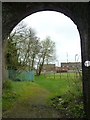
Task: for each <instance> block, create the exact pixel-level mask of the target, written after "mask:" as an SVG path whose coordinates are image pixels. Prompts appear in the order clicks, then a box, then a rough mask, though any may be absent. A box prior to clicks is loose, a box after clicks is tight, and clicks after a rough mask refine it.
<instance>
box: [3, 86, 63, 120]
mask: <svg viewBox="0 0 90 120" xmlns="http://www.w3.org/2000/svg"><path fill="white" fill-rule="evenodd" d="M32 91H33V94H32V96H28V97H26V98H25V99H23V100H19V101H17V102H16V104H15V105H14V107H13V109H12V110H11V111H9V112H8V113H6V115H4V116H6V117H7V118H60V117H62V116H61V115H60V113H59V112H58V111H57V110H55V109H54V108H52V107H49V106H48V105H47V98H48V96H49V95H50V93H49V92H48V91H47V90H45V89H43V88H42V89H41V88H40V89H32ZM23 96H24V94H23Z"/></svg>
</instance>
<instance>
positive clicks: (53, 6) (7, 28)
mask: <svg viewBox="0 0 90 120" xmlns="http://www.w3.org/2000/svg"><path fill="white" fill-rule="evenodd" d="M47 10H51V11H57V12H60V13H63V14H64V15H66V16H67V17H69V18H70V19H71V20H72V21H73V22H74V23H75V24H76V26H77V29H78V31H79V34H80V39H81V55H82V70H83V71H82V72H83V92H84V103H85V111H86V115H87V118H90V114H89V111H90V95H89V94H90V80H89V79H90V67H85V66H84V63H85V61H86V60H90V49H89V47H90V41H89V39H88V3H74V2H72V3H69V2H67V3H65V2H62V3H60V2H59V3H58V2H57V3H54V2H52V3H51V2H38V3H37V2H36V3H34V2H25V3H24V2H22V3H20V2H17V3H16V2H15V3H14V2H10V3H3V4H2V13H3V14H2V40H3V46H2V47H3V50H4V47H5V42H6V39H7V37H8V35H9V34H10V32H11V31H12V30H13V28H14V27H15V26H16V25H17V24H18V23H19V22H20V21H21V20H22V19H24V18H25V17H27V16H29V15H31V14H33V13H35V12H40V11H47ZM3 55H4V54H3ZM4 66H5V64H4V63H3V69H4V68H5V67H4ZM3 71H5V69H4V70H3ZM3 76H5V74H4V75H3Z"/></svg>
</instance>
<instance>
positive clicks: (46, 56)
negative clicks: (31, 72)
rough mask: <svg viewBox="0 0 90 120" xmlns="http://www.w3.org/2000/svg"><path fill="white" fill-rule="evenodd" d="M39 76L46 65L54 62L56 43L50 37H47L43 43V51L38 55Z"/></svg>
mask: <svg viewBox="0 0 90 120" xmlns="http://www.w3.org/2000/svg"><path fill="white" fill-rule="evenodd" d="M38 58H39V61H38V75H40V74H41V71H42V68H43V65H44V63H47V64H48V62H50V61H52V60H53V58H55V42H53V41H52V40H51V39H50V37H49V36H48V37H46V39H45V40H43V41H41V50H40V53H39V55H38Z"/></svg>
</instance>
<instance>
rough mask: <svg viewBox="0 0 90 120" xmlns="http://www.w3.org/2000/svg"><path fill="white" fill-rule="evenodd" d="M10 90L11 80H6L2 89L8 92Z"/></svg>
mask: <svg viewBox="0 0 90 120" xmlns="http://www.w3.org/2000/svg"><path fill="white" fill-rule="evenodd" d="M11 88H12V81H11V80H6V81H5V82H4V84H3V89H6V90H9V89H11Z"/></svg>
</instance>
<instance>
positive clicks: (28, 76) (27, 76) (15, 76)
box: [8, 70, 35, 81]
mask: <svg viewBox="0 0 90 120" xmlns="http://www.w3.org/2000/svg"><path fill="white" fill-rule="evenodd" d="M8 73H9V79H11V80H20V81H33V80H34V77H35V72H34V71H33V70H32V71H22V72H21V73H17V71H16V70H8Z"/></svg>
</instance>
